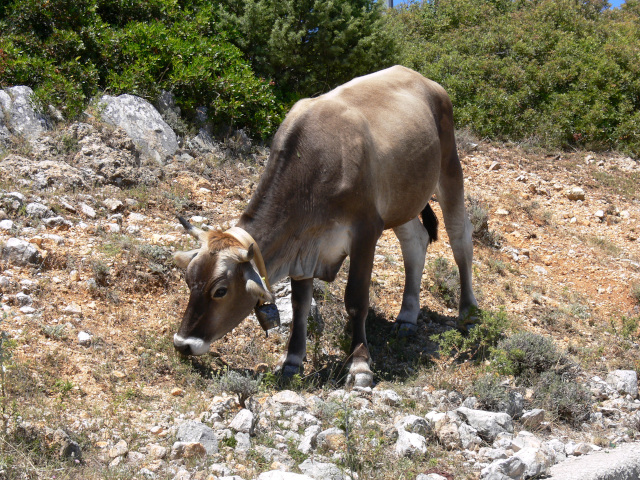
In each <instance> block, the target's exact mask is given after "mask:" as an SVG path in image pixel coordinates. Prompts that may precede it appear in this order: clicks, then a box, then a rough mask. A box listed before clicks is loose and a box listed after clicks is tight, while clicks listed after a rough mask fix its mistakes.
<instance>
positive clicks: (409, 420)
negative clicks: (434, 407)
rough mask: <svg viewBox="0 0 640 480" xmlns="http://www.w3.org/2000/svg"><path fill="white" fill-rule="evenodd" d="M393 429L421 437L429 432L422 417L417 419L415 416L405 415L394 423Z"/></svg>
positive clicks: (427, 425)
mask: <svg viewBox="0 0 640 480" xmlns="http://www.w3.org/2000/svg"><path fill="white" fill-rule="evenodd" d="M395 427H396V428H397V429H398V430H401V429H402V430H405V431H407V432H411V433H417V434H418V435H422V436H423V437H425V436H427V435H428V434H429V431H430V430H431V428H429V424H428V423H427V422H426V420H425V419H424V418H422V417H418V416H417V415H407V416H406V417H402V418H401V419H400V420H399V421H397V422H396V424H395Z"/></svg>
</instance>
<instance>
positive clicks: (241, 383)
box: [220, 371, 260, 408]
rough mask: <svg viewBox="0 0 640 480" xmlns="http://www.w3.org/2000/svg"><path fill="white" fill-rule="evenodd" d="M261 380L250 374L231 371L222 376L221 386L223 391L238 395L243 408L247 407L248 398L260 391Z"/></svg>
mask: <svg viewBox="0 0 640 480" xmlns="http://www.w3.org/2000/svg"><path fill="white" fill-rule="evenodd" d="M259 383H260V382H259V381H258V380H255V379H253V378H251V377H250V376H248V375H242V374H240V373H238V372H234V371H229V372H227V373H226V374H225V375H223V376H222V377H220V388H221V389H222V390H223V391H226V392H231V393H235V394H236V395H238V403H240V406H241V407H242V408H246V402H247V400H248V399H249V398H250V397H251V396H253V395H255V394H256V393H258V385H259Z"/></svg>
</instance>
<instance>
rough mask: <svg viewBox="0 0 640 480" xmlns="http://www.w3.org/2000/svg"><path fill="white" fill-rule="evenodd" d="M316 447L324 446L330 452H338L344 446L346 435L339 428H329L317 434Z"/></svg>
mask: <svg viewBox="0 0 640 480" xmlns="http://www.w3.org/2000/svg"><path fill="white" fill-rule="evenodd" d="M316 443H317V445H318V448H325V449H327V450H329V451H332V452H340V451H343V450H344V449H345V448H346V445H347V437H346V436H345V434H344V432H343V431H342V430H340V429H339V428H335V427H334V428H329V429H327V430H324V431H322V432H320V433H319V434H318V437H317V438H316Z"/></svg>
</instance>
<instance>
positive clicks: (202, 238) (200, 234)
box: [178, 215, 206, 242]
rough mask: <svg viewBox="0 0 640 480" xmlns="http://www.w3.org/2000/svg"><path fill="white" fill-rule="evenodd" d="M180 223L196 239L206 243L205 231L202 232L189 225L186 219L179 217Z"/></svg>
mask: <svg viewBox="0 0 640 480" xmlns="http://www.w3.org/2000/svg"><path fill="white" fill-rule="evenodd" d="M178 221H179V222H180V225H182V226H183V227H184V229H185V230H186V231H187V233H188V234H189V235H191V236H192V237H194V238H197V239H198V240H200V241H201V242H204V241H206V238H205V235H206V233H205V231H204V230H201V229H199V228H198V227H194V226H193V225H191V224H190V223H189V221H188V220H186V219H184V218H183V217H181V216H180V215H178Z"/></svg>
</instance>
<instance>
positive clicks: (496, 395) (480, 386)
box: [469, 374, 509, 412]
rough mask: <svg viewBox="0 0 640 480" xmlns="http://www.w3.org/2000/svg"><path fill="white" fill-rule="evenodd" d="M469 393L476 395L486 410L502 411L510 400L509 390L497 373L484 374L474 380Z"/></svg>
mask: <svg viewBox="0 0 640 480" xmlns="http://www.w3.org/2000/svg"><path fill="white" fill-rule="evenodd" d="M469 393H470V394H471V395H473V396H475V397H476V398H477V399H478V402H479V403H480V406H481V407H482V408H483V409H484V410H489V411H491V412H500V411H503V410H504V409H505V408H504V407H505V405H506V403H507V402H508V400H509V391H508V389H507V388H506V387H505V386H504V385H502V383H501V381H500V377H498V376H497V375H491V374H490V375H484V376H482V377H480V378H478V379H477V380H475V381H474V382H473V385H472V386H471V388H470V389H469Z"/></svg>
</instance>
